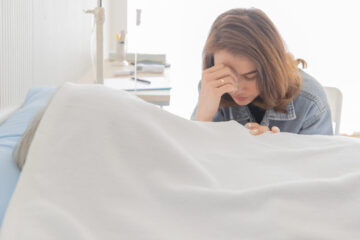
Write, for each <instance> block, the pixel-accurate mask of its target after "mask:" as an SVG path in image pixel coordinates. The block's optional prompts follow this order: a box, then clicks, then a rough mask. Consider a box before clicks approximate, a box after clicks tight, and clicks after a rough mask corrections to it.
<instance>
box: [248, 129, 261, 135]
mask: <svg viewBox="0 0 360 240" xmlns="http://www.w3.org/2000/svg"><path fill="white" fill-rule="evenodd" d="M258 131H259V130H258V129H253V130H251V131H250V133H251V134H256V133H258Z"/></svg>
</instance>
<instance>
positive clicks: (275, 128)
mask: <svg viewBox="0 0 360 240" xmlns="http://www.w3.org/2000/svg"><path fill="white" fill-rule="evenodd" d="M272 130H273V131H276V132H280V128H278V127H275V126H274V127H272Z"/></svg>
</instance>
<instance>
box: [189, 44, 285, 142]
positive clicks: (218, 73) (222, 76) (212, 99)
mask: <svg viewBox="0 0 360 240" xmlns="http://www.w3.org/2000/svg"><path fill="white" fill-rule="evenodd" d="M256 78H257V71H256V65H255V63H254V62H253V61H251V60H250V59H249V58H247V57H245V56H234V55H232V54H231V53H229V52H227V51H225V50H221V51H218V52H216V53H215V54H214V66H213V67H211V68H208V69H206V70H204V71H203V72H202V81H201V91H200V97H199V103H198V108H197V111H196V118H195V119H196V120H198V121H212V119H213V117H214V116H215V114H216V112H217V110H218V108H219V104H220V100H221V96H222V95H223V94H225V93H228V94H230V96H231V97H232V99H233V100H234V102H235V103H236V104H238V105H240V106H246V105H248V104H250V103H251V102H252V101H254V100H255V98H256V97H257V96H259V94H260V92H259V90H258V88H257V85H256ZM245 127H246V128H248V129H249V130H250V133H251V134H253V135H260V134H262V133H264V132H268V131H270V129H269V128H268V127H267V126H261V125H259V124H258V123H255V122H251V123H247V124H246V125H245ZM271 131H272V132H273V133H278V132H280V129H279V128H278V127H275V126H274V127H272V129H271Z"/></svg>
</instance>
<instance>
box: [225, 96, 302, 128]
mask: <svg viewBox="0 0 360 240" xmlns="http://www.w3.org/2000/svg"><path fill="white" fill-rule="evenodd" d="M232 108H233V107H232ZM235 108H236V109H237V111H231V115H236V116H231V117H232V118H233V119H237V120H245V119H250V120H252V118H251V114H250V110H249V108H248V107H247V106H236V107H235ZM234 110H235V109H234ZM286 110H287V113H283V112H276V111H275V110H274V109H273V108H270V109H268V110H266V112H265V115H264V119H263V121H262V122H263V123H265V124H268V120H278V121H287V120H294V119H296V114H295V107H294V102H293V101H290V102H289V103H288V105H287V106H286ZM233 113H236V114H233Z"/></svg>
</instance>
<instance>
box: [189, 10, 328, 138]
mask: <svg viewBox="0 0 360 240" xmlns="http://www.w3.org/2000/svg"><path fill="white" fill-rule="evenodd" d="M299 63H301V64H302V66H303V67H305V66H306V62H305V61H304V60H302V59H297V60H295V59H294V58H293V56H292V55H291V54H290V53H289V52H287V51H286V48H285V46H284V42H283V40H282V38H281V36H280V34H279V33H278V31H277V29H276V28H275V26H274V24H273V23H272V22H271V20H270V19H269V18H268V17H267V16H266V14H265V13H264V12H262V11H261V10H259V9H255V8H251V9H232V10H229V11H227V12H225V13H223V14H221V15H220V16H219V17H218V18H217V19H216V20H215V22H214V23H213V26H212V28H211V30H210V34H209V36H208V39H207V41H206V44H205V47H204V51H203V73H202V80H201V82H200V83H199V91H200V94H199V101H198V105H197V107H196V108H195V110H194V113H193V115H192V119H194V120H198V121H228V120H235V121H237V122H239V123H241V124H243V125H245V127H247V128H249V129H250V132H251V133H252V134H253V135H259V134H262V133H264V132H266V131H270V129H271V131H272V132H279V131H283V132H291V133H298V134H324V135H332V134H333V130H332V122H331V114H330V109H329V105H328V102H327V98H326V94H325V92H324V89H323V88H322V86H321V85H320V84H319V83H318V82H317V81H316V80H315V79H314V78H313V77H311V76H310V75H308V74H306V73H305V72H303V71H302V70H300V69H298V68H297V65H298V64H299Z"/></svg>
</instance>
